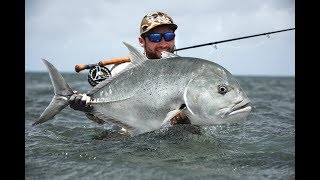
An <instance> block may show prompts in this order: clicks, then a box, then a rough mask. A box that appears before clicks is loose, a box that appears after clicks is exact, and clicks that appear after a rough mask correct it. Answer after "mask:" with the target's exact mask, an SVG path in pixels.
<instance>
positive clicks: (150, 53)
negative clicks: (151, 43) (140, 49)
mask: <svg viewBox="0 0 320 180" xmlns="http://www.w3.org/2000/svg"><path fill="white" fill-rule="evenodd" d="M145 50H146V51H145V52H146V56H147V57H148V59H161V55H160V57H159V56H158V55H157V53H156V52H157V51H156V50H155V51H154V52H153V51H149V50H148V49H146V48H145ZM164 51H167V52H171V53H173V52H174V49H172V50H170V49H166V50H164Z"/></svg>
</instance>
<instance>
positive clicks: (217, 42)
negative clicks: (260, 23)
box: [174, 28, 295, 51]
mask: <svg viewBox="0 0 320 180" xmlns="http://www.w3.org/2000/svg"><path fill="white" fill-rule="evenodd" d="M294 29H295V28H290V29H283V30H279V31H272V32H266V33H261V34H254V35H250V36H243V37H238V38H233V39H227V40H222V41H215V42H210V43H205V44H199V45H194V46H189V47H184V48H180V49H175V50H174V51H181V50H186V49H192V48H198V47H202V46H209V45H214V44H220V43H225V42H229V41H237V40H240V39H247V38H252V37H257V36H264V35H267V36H268V35H269V34H274V33H279V32H284V31H291V30H294Z"/></svg>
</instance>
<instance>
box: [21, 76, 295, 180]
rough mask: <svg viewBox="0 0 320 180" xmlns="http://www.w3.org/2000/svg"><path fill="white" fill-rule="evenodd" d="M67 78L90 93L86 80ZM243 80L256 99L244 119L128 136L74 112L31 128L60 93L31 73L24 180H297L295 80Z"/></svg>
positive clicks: (27, 84)
mask: <svg viewBox="0 0 320 180" xmlns="http://www.w3.org/2000/svg"><path fill="white" fill-rule="evenodd" d="M62 75H63V76H64V78H65V79H66V81H67V82H68V84H69V85H70V87H71V88H72V89H75V90H78V91H79V92H86V91H88V90H89V89H90V88H91V86H90V85H89V83H88V82H87V80H86V75H85V74H82V73H78V74H77V73H63V74H62ZM236 78H237V79H238V80H239V82H240V84H241V86H242V88H243V89H244V90H245V91H246V93H247V95H248V97H249V98H250V99H251V101H252V108H253V109H252V112H251V114H250V115H249V116H248V117H247V119H246V120H245V121H243V122H241V123H238V124H225V125H217V126H209V127H202V128H199V127H196V126H192V125H178V126H175V127H172V128H170V129H169V130H167V131H154V132H150V133H146V134H142V135H139V136H136V137H127V136H121V135H119V134H117V133H112V131H110V125H99V124H96V123H94V122H92V121H90V120H88V119H87V118H86V117H85V116H84V114H83V113H82V112H79V111H74V110H72V109H71V108H69V107H67V108H65V109H64V110H62V111H61V112H60V113H59V114H58V115H56V116H55V117H54V119H52V120H49V121H47V122H45V123H43V124H40V125H38V126H31V124H32V123H33V122H35V121H36V119H37V118H38V117H39V116H40V114H41V113H42V111H43V110H44V109H45V107H47V105H48V104H49V103H50V101H51V99H52V97H53V87H52V85H51V81H50V78H49V75H48V73H46V72H44V73H26V74H25V179H27V180H28V179H30V180H31V179H41V180H43V179H59V180H60V179H121V180H123V179H139V180H140V179H148V180H149V179H176V180H178V179H201V180H202V179H221V180H222V179H241V180H246V179H250V180H257V179H261V180H264V179H281V180H286V179H295V78H294V77H253V76H248V77H247V76H236Z"/></svg>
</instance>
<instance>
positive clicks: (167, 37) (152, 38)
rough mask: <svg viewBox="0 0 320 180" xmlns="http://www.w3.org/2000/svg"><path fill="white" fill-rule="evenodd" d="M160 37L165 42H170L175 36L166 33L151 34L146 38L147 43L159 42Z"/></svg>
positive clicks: (171, 33)
mask: <svg viewBox="0 0 320 180" xmlns="http://www.w3.org/2000/svg"><path fill="white" fill-rule="evenodd" d="M162 36H163V38H164V40H165V41H171V40H173V39H174V37H175V34H174V32H167V33H164V34H160V33H153V34H150V35H149V36H147V37H148V38H149V41H151V42H160V41H161V38H162Z"/></svg>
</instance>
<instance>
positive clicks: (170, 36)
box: [163, 32, 175, 41]
mask: <svg viewBox="0 0 320 180" xmlns="http://www.w3.org/2000/svg"><path fill="white" fill-rule="evenodd" d="M163 37H164V40H165V41H171V40H173V39H174V37H175V34H174V32H168V33H164V34H163Z"/></svg>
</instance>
